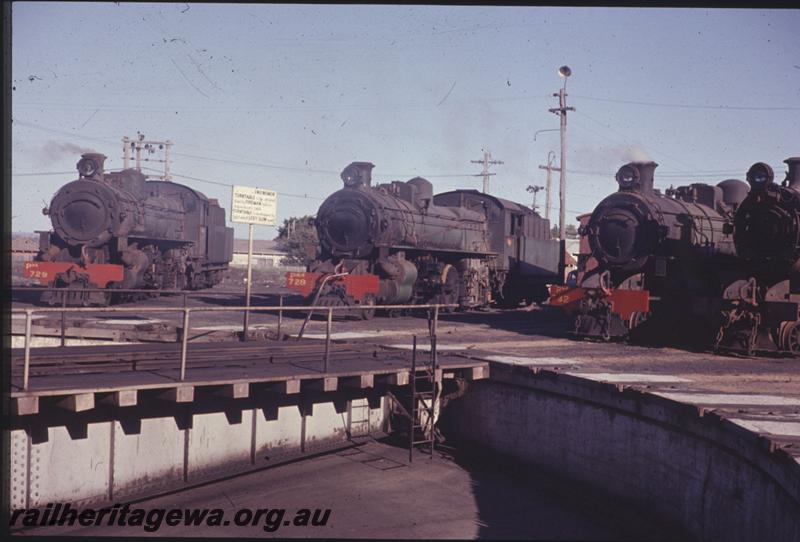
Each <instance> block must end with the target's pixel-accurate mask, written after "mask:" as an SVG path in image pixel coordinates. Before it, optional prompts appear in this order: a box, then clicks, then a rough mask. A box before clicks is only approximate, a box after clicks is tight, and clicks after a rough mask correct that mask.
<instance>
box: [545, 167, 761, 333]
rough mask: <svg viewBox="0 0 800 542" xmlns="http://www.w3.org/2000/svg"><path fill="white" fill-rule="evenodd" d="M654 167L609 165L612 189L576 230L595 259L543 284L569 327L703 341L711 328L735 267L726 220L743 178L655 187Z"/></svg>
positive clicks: (740, 196) (738, 197) (737, 199)
mask: <svg viewBox="0 0 800 542" xmlns="http://www.w3.org/2000/svg"><path fill="white" fill-rule="evenodd" d="M656 167H657V164H656V163H654V162H633V163H629V164H626V165H624V166H622V167H621V168H620V169H619V171H618V172H617V175H616V180H617V183H618V184H619V190H618V191H617V192H616V193H614V194H611V195H610V196H608V197H606V198H605V199H604V200H603V201H601V202H600V204H599V205H598V206H597V207H596V208H595V210H594V212H593V213H592V214H591V216H590V217H589V219H588V222H587V223H586V224H585V225H583V226H581V228H580V230H579V231H580V234H581V235H582V236H586V237H587V238H588V241H589V243H588V244H589V246H590V248H591V256H592V259H593V261H594V263H595V267H594V268H593V269H591V270H587V272H586V273H585V274H584V275H583V277H582V280H581V281H580V284H579V286H578V287H554V288H552V289H551V299H550V303H551V304H552V305H556V306H562V307H564V308H565V309H566V310H568V311H570V312H573V313H574V314H576V318H575V330H574V331H575V335H576V336H578V337H590V338H602V339H604V340H609V339H611V338H627V337H628V336H629V335H631V338H633V335H638V337H636V338H640V339H647V340H654V339H655V340H667V339H671V338H670V337H667V335H669V334H673V335H674V337H672V339H686V340H692V341H705V344H708V343H709V342H710V340H711V336H713V332H714V331H715V330H716V327H715V326H714V324H715V323H716V318H717V316H718V314H719V312H718V311H719V310H721V303H722V301H721V295H722V289H723V287H724V286H723V285H724V284H729V283H730V282H731V281H732V280H733V279H734V278H735V277H736V276H737V272H738V268H737V262H738V260H737V258H736V251H735V247H734V242H733V236H732V228H731V226H730V222H731V220H732V218H733V212H734V210H735V209H736V207H737V206H738V205H739V204H740V203H741V202H742V200H743V199H744V198H745V195H746V194H747V185H746V184H745V183H744V182H742V181H739V180H735V179H729V180H725V181H722V182H720V183H719V184H718V185H716V186H711V185H708V184H701V183H696V184H691V185H688V186H681V187H678V188H670V189H668V190H667V191H666V193H665V194H661V192H660V191H659V190H657V189H655V188H654V187H653V182H654V171H655V168H656ZM649 332H654V333H649ZM671 342H680V341H671Z"/></svg>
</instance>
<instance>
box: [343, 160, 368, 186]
mask: <svg viewBox="0 0 800 542" xmlns="http://www.w3.org/2000/svg"><path fill="white" fill-rule="evenodd" d="M374 167H375V164H373V163H371V162H353V163H351V164H350V165H349V166H347V167H346V168H344V170H343V171H342V175H341V177H342V181H344V185H345V186H346V187H350V188H355V187H357V186H360V185H364V186H367V187H369V186H372V168H374Z"/></svg>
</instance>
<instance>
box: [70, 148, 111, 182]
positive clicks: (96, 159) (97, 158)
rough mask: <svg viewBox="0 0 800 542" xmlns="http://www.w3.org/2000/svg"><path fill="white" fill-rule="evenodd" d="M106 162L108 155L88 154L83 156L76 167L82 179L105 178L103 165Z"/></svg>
mask: <svg viewBox="0 0 800 542" xmlns="http://www.w3.org/2000/svg"><path fill="white" fill-rule="evenodd" d="M105 162H106V155H105V154H101V153H99V152H87V153H85V154H82V155H81V159H80V160H78V163H77V165H76V167H77V168H78V173H79V174H80V176H81V177H96V178H98V179H102V178H103V165H104V164H105Z"/></svg>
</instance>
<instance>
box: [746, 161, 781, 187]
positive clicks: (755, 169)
mask: <svg viewBox="0 0 800 542" xmlns="http://www.w3.org/2000/svg"><path fill="white" fill-rule="evenodd" d="M774 179H775V173H774V172H773V171H772V168H771V167H770V166H769V165H768V164H765V163H764V162H756V163H755V164H753V165H752V166H750V169H748V170H747V182H748V183H750V187H751V188H763V187H765V186H766V185H768V184H770V183H771V182H772V181H773V180H774Z"/></svg>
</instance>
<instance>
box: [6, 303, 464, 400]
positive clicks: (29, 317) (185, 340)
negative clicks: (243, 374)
mask: <svg viewBox="0 0 800 542" xmlns="http://www.w3.org/2000/svg"><path fill="white" fill-rule="evenodd" d="M457 307H458V304H455V303H435V304H426V305H375V308H380V309H432V311H433V314H432V315H431V314H430V313H429V320H430V322H429V327H430V334H431V337H434V338H435V337H436V328H437V323H438V320H439V309H442V308H457ZM309 309H311V310H316V309H325V310H326V311H327V316H328V317H327V321H326V326H325V354H324V358H323V373H326V374H327V372H328V362H329V359H330V341H331V327H332V321H333V311H348V310H351V311H352V310H364V308H363V307H361V306H358V305H356V306H347V305H340V306H333V307H332V306H326V307H323V306H311V307H309V306H297V307H287V306H284V305H283V304H281V305H278V306H266V307H252V306H251V307H42V308H27V309H14V308H12V309H11V313H12V314H24V315H25V344H24V361H23V369H22V389H23V391H28V384H29V380H30V354H31V336H32V323H33V315H34V314H35V313H62V314H63V313H67V312H70V313H85V312H88V313H98V312H99V313H128V312H133V313H154V312H182V313H183V328H182V333H181V365H180V381H181V382H183V381H184V380H185V379H186V360H187V357H188V350H189V348H188V345H189V330H190V328H189V313H190V312H235V311H246V312H250V311H263V312H272V311H278V314H279V321H278V322H279V325H280V317H281V315H282V313H283V311H289V312H299V311H307V310H309ZM432 344H433V346H432V348H434V349H435V344H436V343H435V340H434V341H433V343H432ZM62 346H63V345H62ZM433 355H434V356H435V355H436V354H435V352H434V353H433Z"/></svg>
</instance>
